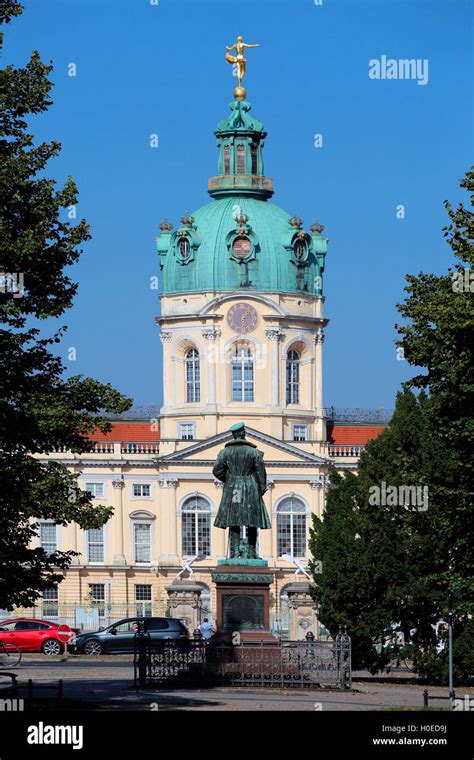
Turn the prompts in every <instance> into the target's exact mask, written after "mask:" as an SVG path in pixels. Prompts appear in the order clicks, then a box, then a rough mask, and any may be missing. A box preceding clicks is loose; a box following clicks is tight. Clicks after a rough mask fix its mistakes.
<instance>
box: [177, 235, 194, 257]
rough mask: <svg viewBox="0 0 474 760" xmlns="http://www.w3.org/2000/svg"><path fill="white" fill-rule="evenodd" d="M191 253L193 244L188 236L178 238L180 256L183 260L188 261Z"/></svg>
mask: <svg viewBox="0 0 474 760" xmlns="http://www.w3.org/2000/svg"><path fill="white" fill-rule="evenodd" d="M190 253H191V246H190V245H189V240H188V238H187V237H184V236H183V237H180V238H179V240H178V256H179V258H180V259H181V261H187V260H188V259H189V254H190Z"/></svg>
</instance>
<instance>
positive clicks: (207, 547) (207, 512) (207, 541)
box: [182, 495, 211, 557]
mask: <svg viewBox="0 0 474 760" xmlns="http://www.w3.org/2000/svg"><path fill="white" fill-rule="evenodd" d="M182 542H183V556H185V557H192V556H194V555H195V554H203V555H204V556H205V557H209V556H210V554H211V505H210V504H209V502H208V500H207V499H205V498H204V497H203V496H197V495H195V496H190V497H189V498H187V499H186V501H185V502H184V504H183V508H182Z"/></svg>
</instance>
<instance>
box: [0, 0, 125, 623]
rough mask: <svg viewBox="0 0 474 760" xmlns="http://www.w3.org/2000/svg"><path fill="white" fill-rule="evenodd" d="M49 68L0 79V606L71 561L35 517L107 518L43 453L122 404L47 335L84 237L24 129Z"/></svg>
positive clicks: (74, 444)
mask: <svg viewBox="0 0 474 760" xmlns="http://www.w3.org/2000/svg"><path fill="white" fill-rule="evenodd" d="M20 13H21V6H20V5H19V4H18V3H15V2H1V3H0V18H1V20H2V21H3V22H4V23H8V22H9V21H10V19H11V18H12V17H13V16H16V15H19V14H20ZM51 71H52V66H51V65H47V64H44V63H43V62H42V61H41V59H40V56H39V54H38V53H37V52H36V51H34V52H33V53H32V55H31V58H30V60H29V61H28V63H27V64H26V65H25V66H24V67H23V68H15V67H13V66H6V67H5V68H4V69H3V70H2V72H1V74H0V77H1V118H2V136H1V140H0V149H1V159H2V160H1V167H0V205H1V217H0V233H1V234H0V272H1V275H0V276H1V287H0V355H1V357H2V372H1V376H0V513H1V515H2V519H1V520H0V608H9V607H11V606H12V605H14V604H16V605H22V606H26V605H29V604H31V603H32V602H33V601H34V600H35V599H36V598H37V597H38V596H39V595H40V594H41V592H42V591H43V590H44V589H45V588H48V587H49V586H51V584H52V583H54V582H55V581H59V580H60V579H61V578H62V572H61V571H64V569H66V568H67V567H68V566H69V564H70V562H71V559H72V553H71V552H68V551H64V552H55V553H54V554H51V555H48V554H47V553H46V552H45V551H44V550H43V549H42V548H34V546H33V544H32V542H34V539H35V536H36V534H37V529H38V524H39V521H40V520H52V521H54V522H56V523H58V524H61V525H66V524H67V523H69V522H76V523H78V524H79V525H80V526H81V527H82V528H89V527H96V526H99V525H101V524H103V522H104V521H106V520H107V519H108V518H109V517H110V514H111V509H110V508H108V507H103V506H93V505H92V503H91V501H90V498H89V494H87V493H84V492H81V491H79V490H78V489H77V486H76V480H75V477H74V475H73V474H72V473H70V472H68V470H67V469H66V467H64V466H63V465H62V464H60V463H59V462H54V461H49V462H48V461H47V458H46V457H45V455H47V454H48V453H50V452H52V451H54V450H72V451H74V452H83V451H86V450H87V449H88V448H90V442H89V439H88V435H89V434H90V433H92V432H93V431H94V430H96V429H97V428H99V429H100V430H102V431H104V432H105V431H107V430H108V429H110V425H109V423H107V421H106V419H105V416H104V415H105V414H106V413H110V412H114V413H120V412H122V411H125V410H126V409H127V408H129V406H130V404H131V401H130V400H129V399H127V398H125V397H124V396H123V395H121V394H120V393H118V392H117V391H116V390H114V388H113V387H112V386H111V385H109V384H103V383H100V382H98V381H96V380H93V379H91V378H84V377H82V376H75V377H70V378H65V377H64V373H65V366H64V364H63V362H62V361H61V359H60V358H59V356H58V355H57V353H55V351H54V349H56V350H57V349H58V345H57V344H59V343H60V341H61V338H62V337H63V335H64V331H65V327H64V326H59V327H58V328H57V329H56V331H55V332H54V334H47V325H46V324H45V320H47V319H48V318H59V317H61V316H62V315H63V314H64V312H65V311H66V309H69V308H70V307H71V306H72V303H73V299H74V295H75V294H76V291H77V284H76V283H74V282H73V281H72V280H71V278H70V276H69V274H68V269H69V267H70V266H71V265H72V264H74V263H76V262H77V261H78V259H79V257H80V255H81V253H82V249H81V245H82V244H83V243H84V242H85V241H87V240H88V239H89V237H90V232H89V227H88V225H87V224H86V222H85V221H84V220H81V221H80V222H79V223H77V224H74V225H72V224H71V223H70V221H68V217H67V213H66V211H67V209H69V208H71V207H72V206H76V205H77V202H78V193H77V188H76V186H75V184H74V181H73V180H72V178H71V177H68V178H67V180H66V182H65V184H64V187H62V188H57V187H56V183H55V181H54V180H52V179H49V178H47V176H46V174H45V172H46V166H47V163H48V161H49V159H50V158H53V157H54V156H57V155H58V153H59V151H60V145H59V143H57V142H55V141H51V142H48V143H46V142H43V143H40V144H39V145H35V142H34V138H33V135H32V134H31V132H30V129H29V126H28V125H29V123H30V121H31V117H32V116H33V115H34V114H39V113H41V112H43V111H46V110H47V109H48V108H49V107H50V106H51V99H50V91H51V87H52V84H51V82H50V80H49V78H48V77H49V74H50V73H51ZM49 324H50V323H49V322H48V325H49ZM40 325H41V327H42V328H43V329H40Z"/></svg>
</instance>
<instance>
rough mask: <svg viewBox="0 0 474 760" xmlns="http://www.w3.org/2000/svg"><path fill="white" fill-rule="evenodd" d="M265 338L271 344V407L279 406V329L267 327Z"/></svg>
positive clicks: (280, 334) (280, 336)
mask: <svg viewBox="0 0 474 760" xmlns="http://www.w3.org/2000/svg"><path fill="white" fill-rule="evenodd" d="M265 337H266V339H267V340H269V341H271V343H272V373H271V376H272V393H271V399H272V400H271V404H272V406H279V405H280V340H281V338H282V333H281V330H280V328H279V327H269V328H268V329H267V330H265Z"/></svg>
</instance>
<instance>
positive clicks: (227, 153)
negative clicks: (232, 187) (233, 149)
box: [224, 145, 230, 174]
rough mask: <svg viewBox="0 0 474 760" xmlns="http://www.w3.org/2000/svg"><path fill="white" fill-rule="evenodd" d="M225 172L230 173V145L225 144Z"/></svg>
mask: <svg viewBox="0 0 474 760" xmlns="http://www.w3.org/2000/svg"><path fill="white" fill-rule="evenodd" d="M224 174H230V146H229V145H224Z"/></svg>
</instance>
